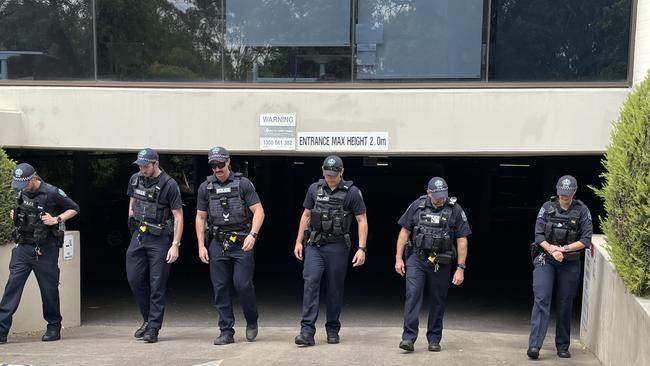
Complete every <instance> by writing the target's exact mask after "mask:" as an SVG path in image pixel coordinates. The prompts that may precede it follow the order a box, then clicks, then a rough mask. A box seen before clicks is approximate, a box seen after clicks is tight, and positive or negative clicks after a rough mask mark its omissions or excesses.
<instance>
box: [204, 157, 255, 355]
mask: <svg viewBox="0 0 650 366" xmlns="http://www.w3.org/2000/svg"><path fill="white" fill-rule="evenodd" d="M208 163H209V164H210V167H211V168H212V172H213V174H212V175H210V176H208V178H207V180H206V181H205V182H203V183H202V184H201V186H200V187H199V191H198V197H197V203H196V237H197V241H198V245H199V258H200V259H201V261H202V262H203V263H206V264H209V265H210V279H211V280H212V286H213V289H214V305H215V307H216V308H217V312H218V313H219V329H220V334H219V336H218V337H217V338H215V340H214V344H215V345H224V344H229V343H233V342H234V341H235V339H234V337H233V336H234V334H235V329H234V328H233V327H234V325H235V316H234V314H233V309H232V295H231V292H230V285H231V284H233V285H234V288H235V290H236V291H237V293H238V294H239V300H240V303H241V306H242V310H243V312H244V317H245V318H246V340H248V341H249V342H252V341H254V340H255V338H256V337H257V331H258V328H257V318H258V313H257V301H256V298H255V286H254V285H253V273H254V271H255V259H254V257H253V247H254V246H255V242H256V240H257V234H258V233H259V231H260V228H261V227H262V223H263V222H264V209H263V208H262V204H261V203H260V197H259V196H258V195H257V192H256V191H255V187H254V186H253V183H251V181H250V180H248V179H247V178H246V177H243V176H242V174H240V173H233V172H232V171H231V170H230V154H229V153H228V150H226V149H225V148H223V147H219V146H217V147H214V148H212V149H211V150H210V151H209V152H208ZM206 223H207V225H206ZM206 226H207V230H206V231H204V230H205V228H206ZM206 243H210V245H209V247H208V248H206Z"/></svg>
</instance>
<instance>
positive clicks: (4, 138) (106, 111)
mask: <svg viewBox="0 0 650 366" xmlns="http://www.w3.org/2000/svg"><path fill="white" fill-rule="evenodd" d="M628 93H629V89H628V88H619V89H596V88H594V89H486V90H478V89H467V90H458V89H441V90H394V89H393V90H345V89H341V90H259V89H257V90H238V89H235V90H233V89H221V90H219V89H137V88H128V89H127V88H78V87H64V88H61V87H1V88H0V146H5V147H25V148H39V147H47V148H61V149H89V150H96V149H111V150H138V149H140V148H142V147H144V146H150V147H153V148H157V149H159V150H162V151H186V152H205V151H206V150H207V149H208V148H210V147H212V146H214V145H217V144H223V145H226V146H228V147H229V148H230V149H231V150H233V151H235V152H240V153H241V152H250V153H254V152H258V151H259V115H260V114H261V113H273V112H276V113H295V114H296V117H297V128H296V130H297V132H305V131H312V132H313V131H373V132H374V131H387V132H388V133H389V149H390V150H389V153H390V154H446V153H454V154H509V155H510V154H535V153H591V152H597V153H600V152H603V151H604V150H605V147H606V145H607V144H608V142H609V136H610V131H611V123H612V122H613V121H614V120H615V119H616V118H617V116H618V113H619V110H620V107H621V105H622V103H623V101H624V100H625V98H626V96H627V94H628ZM1 111H5V112H4V113H1ZM16 112H18V113H20V119H17V118H15V113H16ZM379 154H380V155H381V154H382V153H379ZM383 154H385V153H383Z"/></svg>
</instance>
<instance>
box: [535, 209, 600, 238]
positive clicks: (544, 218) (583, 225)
mask: <svg viewBox="0 0 650 366" xmlns="http://www.w3.org/2000/svg"><path fill="white" fill-rule="evenodd" d="M551 205H554V203H553V202H551V201H546V202H545V203H544V204H543V205H542V208H540V209H539V213H538V214H537V220H536V221H535V243H541V242H543V241H544V240H546V236H545V233H544V232H545V229H546V223H547V222H548V212H549V209H550V208H551ZM555 206H556V209H559V213H561V214H564V213H566V212H567V211H570V210H572V209H573V208H577V209H578V211H579V213H580V229H579V231H578V237H579V239H578V241H580V242H581V243H582V244H583V245H584V246H585V247H587V248H588V247H590V246H591V236H592V234H593V232H594V228H593V224H592V222H591V213H590V212H589V208H587V205H585V204H584V203H582V202H577V201H576V200H573V202H572V203H571V206H570V207H569V209H568V210H564V209H562V208H561V207H560V205H559V204H555ZM551 244H552V243H551Z"/></svg>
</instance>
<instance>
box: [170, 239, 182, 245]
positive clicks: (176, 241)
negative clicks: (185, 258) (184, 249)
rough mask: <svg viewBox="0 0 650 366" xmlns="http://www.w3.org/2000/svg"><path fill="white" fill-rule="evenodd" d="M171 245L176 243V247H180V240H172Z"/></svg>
mask: <svg viewBox="0 0 650 366" xmlns="http://www.w3.org/2000/svg"><path fill="white" fill-rule="evenodd" d="M172 245H176V246H177V247H180V246H181V242H180V240H174V241H173V242H172Z"/></svg>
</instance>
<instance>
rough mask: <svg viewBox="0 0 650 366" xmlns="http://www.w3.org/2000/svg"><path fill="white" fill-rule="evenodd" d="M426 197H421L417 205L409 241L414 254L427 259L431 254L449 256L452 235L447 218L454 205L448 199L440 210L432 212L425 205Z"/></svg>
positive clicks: (453, 199) (453, 202)
mask: <svg viewBox="0 0 650 366" xmlns="http://www.w3.org/2000/svg"><path fill="white" fill-rule="evenodd" d="M428 199H429V198H428V197H427V196H421V197H420V202H419V204H418V211H417V212H418V223H417V225H416V226H415V227H414V228H413V232H412V234H411V241H412V243H413V247H414V249H415V251H416V253H421V254H422V255H424V256H426V257H428V256H429V255H431V254H451V253H452V251H453V249H452V243H453V240H454V233H453V231H452V230H451V228H450V227H449V218H450V217H451V214H452V212H453V207H454V205H455V204H456V199H455V198H454V197H452V198H450V199H449V200H448V201H447V202H446V203H445V205H444V206H443V208H442V209H439V210H434V209H433V208H431V207H428V206H427V205H426V203H427V200H428Z"/></svg>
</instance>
